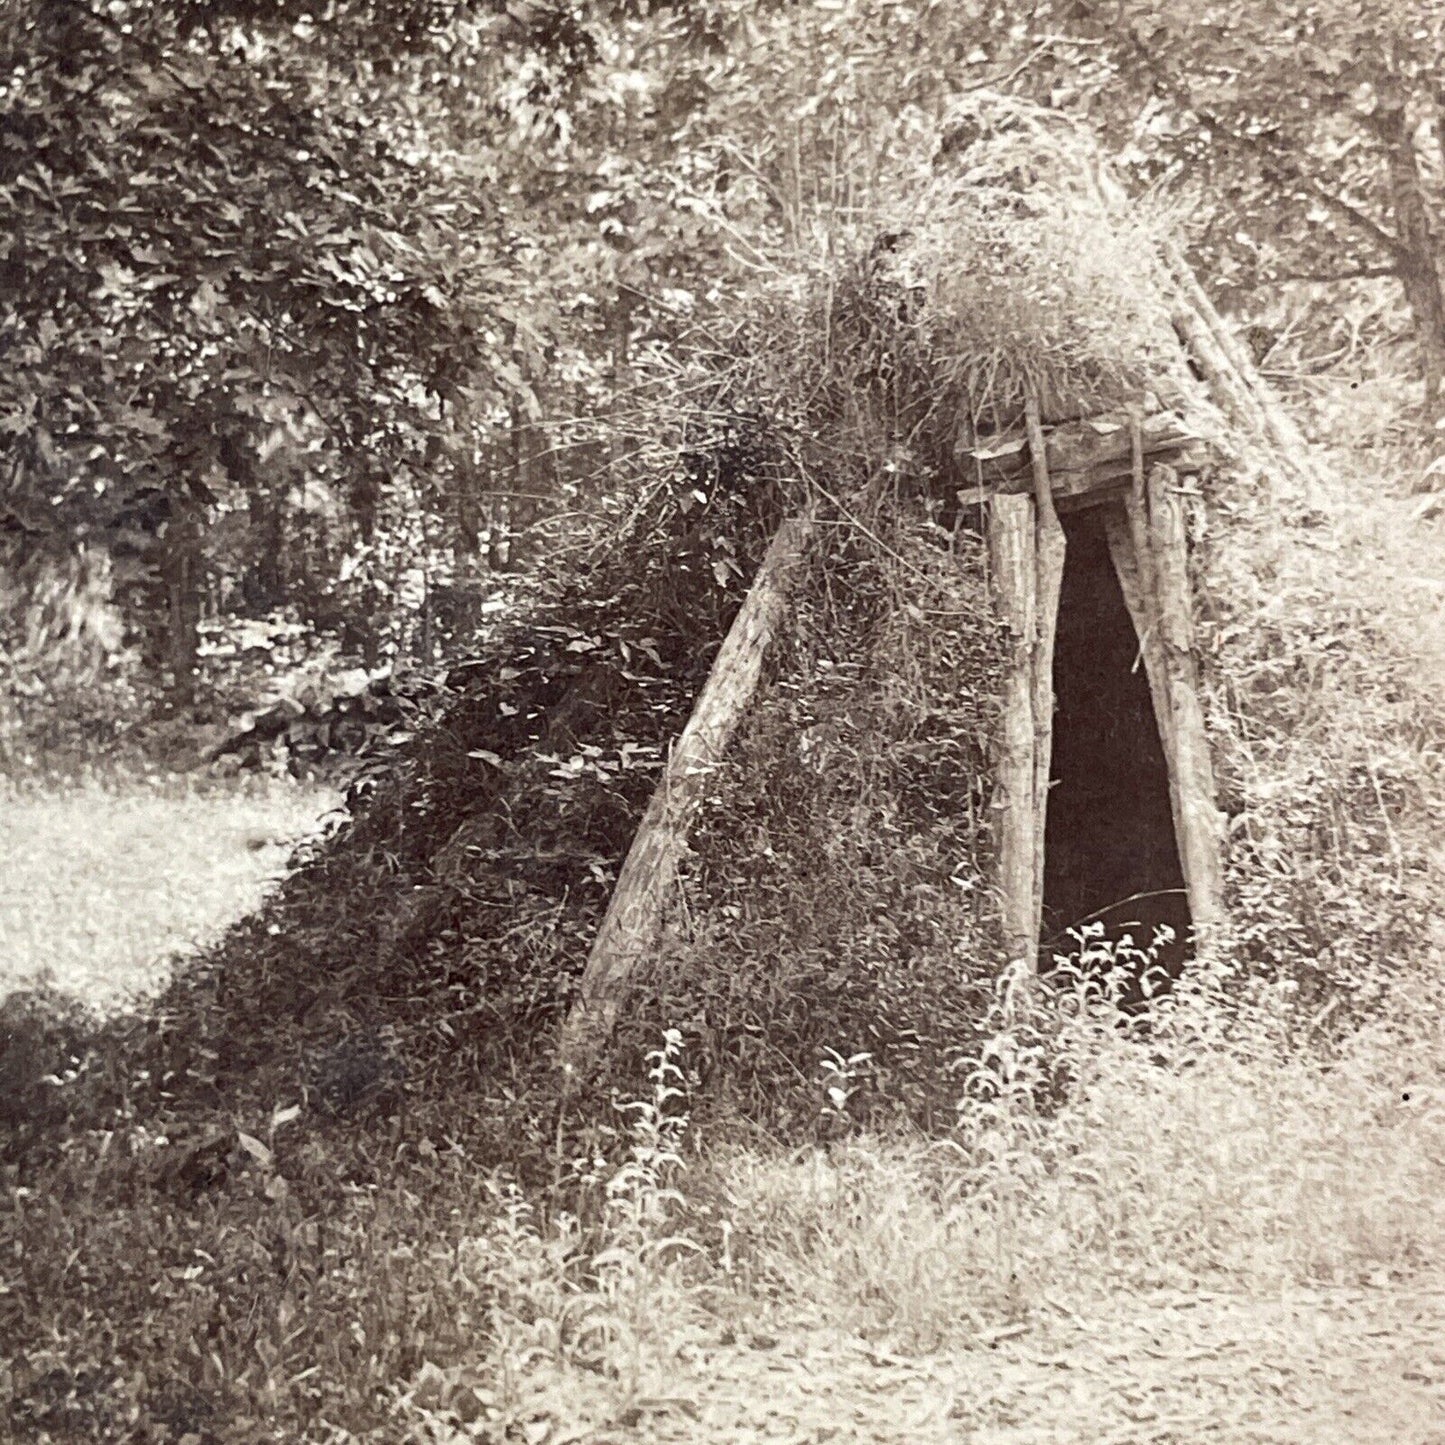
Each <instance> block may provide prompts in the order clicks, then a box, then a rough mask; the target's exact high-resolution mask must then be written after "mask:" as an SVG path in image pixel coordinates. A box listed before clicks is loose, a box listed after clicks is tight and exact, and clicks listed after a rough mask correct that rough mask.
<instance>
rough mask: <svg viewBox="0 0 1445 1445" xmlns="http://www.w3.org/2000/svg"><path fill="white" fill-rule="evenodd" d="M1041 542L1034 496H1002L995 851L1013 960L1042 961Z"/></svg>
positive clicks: (994, 556) (993, 510) (991, 522)
mask: <svg viewBox="0 0 1445 1445" xmlns="http://www.w3.org/2000/svg"><path fill="white" fill-rule="evenodd" d="M1035 545H1036V544H1035V536H1034V499H1033V498H1032V497H1016V496H1013V497H1011V496H999V497H995V498H994V499H993V501H992V502H991V503H990V504H989V509H988V551H989V568H990V572H991V574H992V580H993V591H994V603H995V606H996V608H997V610H998V615H999V619H1000V621H1001V622H1002V623H1003V626H1004V630H1005V633H1006V634H1007V647H1008V655H1007V657H1006V658H1005V661H1004V681H1003V705H1002V707H1001V709H1000V712H999V720H998V730H997V734H996V737H995V740H994V759H993V767H994V797H993V804H992V808H993V812H994V815H995V817H996V818H997V824H996V840H997V842H996V849H995V852H996V866H997V869H998V887H999V893H1000V901H1001V907H1002V914H1003V935H1004V945H1005V947H1006V949H1007V950H1008V959H1009V962H1010V963H1015V962H1018V961H1019V960H1020V959H1027V960H1029V961H1030V962H1032V961H1033V960H1034V959H1035V958H1036V955H1037V953H1038V938H1039V928H1038V918H1039V910H1040V907H1041V903H1042V900H1041V899H1040V898H1039V897H1038V896H1037V894H1036V892H1035V884H1034V878H1035V871H1036V869H1037V867H1038V851H1039V840H1038V809H1037V807H1036V803H1035V788H1036V778H1035V758H1036V754H1035V740H1034V677H1035V673H1034V655H1035V648H1036V645H1037V637H1038V632H1037V628H1038V620H1037V619H1038V572H1037V563H1036V558H1035Z"/></svg>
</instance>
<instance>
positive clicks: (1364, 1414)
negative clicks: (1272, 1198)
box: [476, 1274, 1445, 1445]
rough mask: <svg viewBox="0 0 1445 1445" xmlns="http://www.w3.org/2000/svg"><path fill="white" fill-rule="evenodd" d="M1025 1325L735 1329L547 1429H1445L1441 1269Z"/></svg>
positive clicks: (968, 1433)
mask: <svg viewBox="0 0 1445 1445" xmlns="http://www.w3.org/2000/svg"><path fill="white" fill-rule="evenodd" d="M1014 1329H1015V1330H1016V1331H1017V1332H1016V1333H1014V1332H1012V1331H1005V1332H1002V1334H1000V1333H999V1332H994V1334H993V1335H992V1336H991V1337H990V1336H988V1335H985V1336H982V1337H981V1338H980V1340H979V1343H978V1344H977V1346H976V1347H974V1348H972V1349H966V1350H963V1351H961V1352H956V1353H951V1354H944V1355H937V1356H929V1357H923V1358H905V1357H902V1356H900V1355H896V1354H893V1353H891V1352H890V1351H888V1350H887V1349H886V1348H873V1347H871V1346H868V1345H865V1344H864V1343H862V1342H861V1341H858V1340H849V1339H847V1338H844V1337H842V1336H841V1335H837V1334H833V1333H829V1332H824V1331H819V1330H816V1329H807V1328H803V1327H800V1328H798V1329H796V1330H785V1331H780V1332H779V1333H778V1334H777V1335H774V1334H768V1333H764V1332H762V1331H761V1329H760V1330H759V1332H758V1333H756V1334H753V1333H751V1332H750V1331H747V1330H743V1331H741V1332H739V1333H740V1337H739V1338H737V1339H736V1340H735V1341H733V1342H732V1343H728V1344H721V1343H716V1342H713V1343H708V1344H703V1343H700V1344H699V1345H698V1346H697V1347H696V1348H695V1349H694V1350H692V1351H691V1352H689V1353H690V1357H689V1358H688V1359H686V1361H685V1362H681V1368H680V1371H679V1373H678V1375H677V1376H675V1377H674V1378H672V1379H671V1380H669V1381H668V1382H667V1383H666V1385H665V1387H664V1389H663V1390H661V1391H659V1393H657V1394H655V1395H651V1396H648V1395H642V1396H640V1397H637V1398H635V1399H633V1400H631V1401H627V1402H616V1403H614V1404H613V1406H612V1408H611V1409H610V1411H607V1412H606V1413H610V1415H611V1421H610V1422H608V1421H607V1420H606V1416H605V1414H603V1415H602V1416H601V1418H599V1413H600V1411H599V1412H596V1413H594V1412H593V1411H587V1412H586V1413H588V1414H591V1415H592V1416H593V1418H592V1419H590V1420H588V1421H587V1422H586V1423H585V1424H584V1423H582V1422H581V1421H580V1420H578V1419H576V1418H575V1417H574V1418H573V1420H572V1421H571V1422H567V1421H564V1419H563V1418H561V1414H558V1415H553V1416H551V1418H550V1419H549V1417H548V1412H547V1406H546V1403H545V1396H544V1397H543V1398H542V1399H539V1401H538V1405H539V1410H538V1413H536V1414H535V1415H534V1416H533V1419H532V1422H531V1434H530V1435H529V1436H528V1438H536V1439H539V1440H548V1441H552V1442H557V1445H560V1442H563V1441H575V1442H582V1441H592V1442H603V1441H617V1442H622V1441H628V1442H632V1441H638V1442H643V1441H645V1442H649V1445H661V1442H668V1445H673V1442H676V1445H683V1442H705V1441H716V1442H724V1441H753V1440H757V1441H786V1442H791V1445H815V1442H816V1445H821V1442H825V1441H830V1440H836V1441H839V1442H844V1441H859V1442H863V1441H867V1442H879V1445H885V1442H886V1445H905V1442H908V1445H915V1442H916V1445H932V1442H939V1445H943V1442H950V1445H952V1442H965V1441H966V1442H969V1445H1044V1442H1066V1441H1080V1442H1089V1445H1105V1442H1120V1445H1122V1442H1129V1445H1143V1442H1157V1445H1164V1442H1177V1445H1191V1442H1194V1441H1201V1440H1210V1441H1219V1442H1230V1445H1233V1442H1239V1445H1244V1442H1251V1445H1254V1442H1280V1445H1286V1442H1288V1445H1303V1442H1323V1445H1332V1442H1339V1445H1363V1442H1380V1445H1386V1442H1389V1445H1442V1442H1445V1276H1441V1275H1439V1274H1431V1275H1428V1276H1425V1277H1421V1278H1418V1279H1414V1280H1411V1281H1408V1282H1398V1283H1391V1282H1388V1281H1382V1282H1381V1284H1380V1285H1378V1286H1369V1287H1363V1288H1345V1287H1320V1288H1314V1289H1291V1290H1290V1291H1288V1292H1287V1293H1285V1294H1283V1295H1282V1296H1277V1297H1274V1298H1255V1297H1251V1296H1248V1295H1235V1294H1219V1293H1210V1292H1207V1291H1204V1292H1199V1293H1193V1292H1187V1291H1179V1290H1168V1291H1160V1292H1155V1293H1150V1294H1127V1295H1126V1294H1120V1295H1118V1296H1115V1297H1112V1298H1108V1299H1101V1300H1097V1301H1094V1302H1092V1303H1089V1304H1087V1305H1079V1306H1078V1308H1077V1310H1075V1309H1072V1308H1069V1307H1068V1306H1066V1305H1063V1304H1062V1303H1060V1304H1058V1305H1057V1306H1056V1307H1055V1308H1054V1309H1053V1310H1052V1311H1050V1312H1048V1313H1045V1314H1043V1315H1041V1316H1040V1317H1038V1318H1035V1319H1033V1320H1031V1321H1029V1322H1028V1323H1027V1324H1021V1325H1019V1326H1015V1327H1014ZM723 1338H724V1339H726V1338H727V1336H726V1335H725V1336H723ZM554 1400H555V1397H554ZM594 1403H595V1405H597V1406H599V1407H600V1406H601V1404H602V1402H601V1401H600V1399H599V1400H597V1401H595V1402H594ZM554 1407H555V1406H554ZM524 1413H525V1412H524ZM544 1422H546V1423H548V1424H550V1426H551V1428H550V1429H549V1430H547V1431H545V1432H544V1430H543V1424H544ZM476 1438H483V1439H485V1438H489V1437H488V1436H486V1435H481V1436H478V1437H476Z"/></svg>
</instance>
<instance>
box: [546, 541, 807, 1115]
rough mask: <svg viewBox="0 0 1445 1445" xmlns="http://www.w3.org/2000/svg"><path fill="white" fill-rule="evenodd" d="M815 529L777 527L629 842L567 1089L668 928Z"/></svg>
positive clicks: (583, 1003) (571, 1049) (572, 1035)
mask: <svg viewBox="0 0 1445 1445" xmlns="http://www.w3.org/2000/svg"><path fill="white" fill-rule="evenodd" d="M811 530H812V519H811V517H809V516H803V517H794V518H791V519H789V520H788V521H786V522H784V523H783V525H782V526H781V527H780V528H779V529H778V532H777V535H776V536H775V537H774V538H773V541H772V544H771V545H770V546H769V547H768V550H767V553H766V555H765V556H764V557H763V561H762V565H761V566H760V567H759V568H758V573H757V576H756V578H755V579H754V580H753V585H752V588H751V589H750V590H749V592H748V595H747V598H746V599H745V600H744V602H743V605H742V608H741V610H740V611H739V612H738V615H737V617H736V618H735V619H734V620H733V625H732V627H731V628H730V629H729V630H728V635H727V637H726V638H724V640H723V644H722V647H721V648H720V649H719V651H718V655H717V658H716V660H715V661H714V662H713V665H712V671H711V673H710V674H709V676H708V679H707V682H706V683H705V684H704V686H703V689H702V692H701V693H700V694H699V696H698V699H697V703H696V704H695V706H694V708H693V712H692V716H691V718H689V719H688V723H687V726H686V727H685V728H684V729H683V731H682V735H681V736H680V737H679V738H678V740H677V742H676V744H675V745H674V747H673V750H672V755H671V757H670V758H669V759H668V762H667V766H666V768H665V769H664V770H663V775H662V779H661V781H660V782H659V784H658V786H657V791H656V792H655V793H653V795H652V801H651V802H650V803H649V804H648V807H647V812H646V813H645V814H644V815H643V818H642V822H641V824H640V825H639V827H638V829H637V833H636V836H635V837H634V838H633V840H632V847H631V848H630V849H629V850H628V854H627V858H626V860H625V861H624V863H623V865H622V870H621V872H620V873H619V874H618V877H617V887H616V888H615V889H614V890H613V893H612V900H611V902H610V903H609V904H608V907H607V912H606V915H605V916H604V917H603V919H602V925H601V927H600V928H599V930H598V933H597V937H596V940H595V941H594V942H593V945H592V951H591V953H590V954H589V955H588V958H587V964H586V967H585V968H584V969H583V971H582V978H581V981H580V983H579V985H578V990H577V997H576V1000H575V1002H574V1003H573V1005H572V1010H571V1012H570V1013H569V1014H568V1016H567V1021H566V1023H565V1025H564V1026H563V1029H562V1038H561V1043H560V1047H559V1061H560V1063H561V1066H562V1069H563V1072H564V1075H565V1077H566V1079H567V1082H568V1086H569V1087H576V1086H578V1085H580V1084H581V1083H582V1082H583V1081H584V1080H585V1078H586V1076H587V1074H588V1073H589V1071H590V1069H591V1066H592V1065H593V1064H594V1062H595V1061H596V1058H597V1056H598V1054H599V1052H600V1051H601V1049H602V1047H603V1045H604V1044H605V1043H606V1041H607V1039H608V1037H609V1036H610V1035H611V1033H612V1030H613V1028H614V1027H615V1026H616V1023H617V1017H618V1014H619V1012H620V1011H621V1007H622V1004H623V1001H624V999H625V996H626V992H627V987H628V983H629V981H630V979H631V977H632V974H633V973H634V971H635V970H636V969H637V967H638V965H639V964H640V963H641V962H642V961H643V959H644V958H645V957H646V955H647V953H648V950H649V949H651V948H652V947H653V945H654V944H655V943H656V941H657V938H658V935H659V934H660V932H661V930H662V925H663V922H664V920H665V917H666V913H667V909H668V906H669V904H670V902H671V899H672V893H673V888H674V884H675V882H676V878H677V869H678V865H679V863H680V862H681V860H682V858H683V856H684V854H685V853H686V851H687V846H688V837H689V834H690V833H691V831H692V825H693V823H694V821H695V820H696V817H697V812H698V808H699V807H700V805H701V803H702V800H703V796H704V794H705V792H706V789H707V780H708V777H709V775H710V774H711V772H712V770H713V769H714V768H715V767H716V766H717V764H718V763H719V762H720V761H721V760H722V756H723V754H724V752H725V751H726V749H727V746H728V744H729V742H731V740H732V737H733V734H734V733H735V732H736V731H737V727H738V724H739V723H740V722H741V721H742V718H743V716H744V714H745V712H746V711H747V708H748V705H749V704H750V703H751V701H752V699H753V697H754V695H755V694H756V692H757V690H758V684H759V682H760V681H761V678H762V671H763V662H764V659H765V657H766V654H767V651H768V647H769V645H770V644H771V642H772V640H773V637H774V636H775V634H776V633H777V631H778V628H779V627H780V626H781V624H782V622H783V619H784V617H785V615H786V611H787V603H788V595H789V593H790V592H791V590H792V587H793V584H794V582H795V581H796V579H797V575H798V573H799V571H800V570H801V566H802V560H803V554H804V549H805V546H806V544H807V540H808V536H809V534H810V532H811Z"/></svg>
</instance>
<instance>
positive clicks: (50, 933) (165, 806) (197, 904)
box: [0, 784, 336, 1007]
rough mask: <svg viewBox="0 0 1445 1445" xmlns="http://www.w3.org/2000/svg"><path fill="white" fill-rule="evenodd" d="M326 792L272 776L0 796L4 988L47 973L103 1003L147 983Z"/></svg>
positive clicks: (258, 892) (211, 927)
mask: <svg viewBox="0 0 1445 1445" xmlns="http://www.w3.org/2000/svg"><path fill="white" fill-rule="evenodd" d="M335 801H336V800H335V798H334V796H333V795H331V794H329V793H326V792H324V791H322V790H319V789H314V788H312V789H303V788H297V787H287V786H284V785H280V784H277V785H271V786H264V787H263V786H253V787H250V788H237V789H232V790H226V791H215V790H212V791H206V792H201V791H195V790H184V789H179V788H169V789H166V788H155V787H143V786H139V785H137V786H136V787H135V788H133V789H129V790H127V789H113V788H102V787H99V786H86V787H79V788H75V789H71V790H66V791H63V792H50V793H40V792H30V791H15V792H9V793H0V995H3V994H5V993H8V992H10V991H11V990H12V989H14V988H16V987H19V986H22V985H24V984H27V983H29V982H32V981H34V980H35V979H36V978H37V977H47V976H48V979H49V981H50V982H51V983H52V984H53V985H54V986H55V987H56V988H58V989H60V990H62V991H63V992H66V993H70V994H74V995H75V996H76V997H78V998H80V999H82V1000H84V1001H85V1002H87V1003H93V1004H96V1005H97V1006H101V1007H105V1006H107V1005H111V1004H114V1003H115V1002H118V1001H119V1000H120V999H121V998H122V997H123V996H125V995H128V994H132V993H135V992H147V991H150V990H152V989H154V988H156V987H157V986H159V984H160V983H162V982H163V980H164V977H165V973H166V969H167V966H168V964H169V962H170V960H171V959H172V957H173V956H174V955H175V954H177V953H179V952H184V951H185V950H187V949H188V948H191V947H193V946H194V945H195V944H196V943H198V942H201V941H204V940H205V939H207V938H210V937H213V936H214V935H215V934H216V933H217V932H219V931H220V930H221V929H223V928H225V927H226V926H227V925H228V924H229V923H231V922H232V921H233V920H235V919H236V918H238V917H240V916H241V915H242V914H244V913H246V912H247V911H248V910H250V909H251V908H253V907H254V906H255V905H256V903H257V902H258V901H259V899H260V898H261V896H262V894H263V892H264V890H265V888H266V885H267V882H268V880H270V879H273V878H275V877H276V876H277V875H278V874H279V873H280V872H281V870H282V868H283V867H284V864H285V861H286V856H287V852H288V851H289V845H290V843H291V841H292V840H294V839H295V838H296V837H297V836H298V835H300V834H302V833H304V832H305V831H306V830H307V829H308V828H310V827H312V826H313V825H314V824H315V823H316V821H317V820H318V818H319V817H320V815H321V814H322V813H323V812H324V811H325V810H326V809H327V808H329V807H332V806H334V803H335Z"/></svg>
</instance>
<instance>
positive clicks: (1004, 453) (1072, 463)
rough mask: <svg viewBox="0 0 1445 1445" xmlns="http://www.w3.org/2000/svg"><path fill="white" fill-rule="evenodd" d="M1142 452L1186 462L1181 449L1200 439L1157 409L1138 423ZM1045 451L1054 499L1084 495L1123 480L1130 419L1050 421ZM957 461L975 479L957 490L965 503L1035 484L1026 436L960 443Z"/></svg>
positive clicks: (1022, 491) (1022, 490) (1129, 454)
mask: <svg viewBox="0 0 1445 1445" xmlns="http://www.w3.org/2000/svg"><path fill="white" fill-rule="evenodd" d="M1142 432H1143V444H1144V455H1145V457H1146V458H1147V459H1148V460H1149V461H1150V462H1152V463H1157V462H1170V463H1181V462H1187V461H1188V458H1186V457H1184V456H1183V455H1182V454H1183V453H1184V452H1186V451H1187V449H1188V448H1190V447H1191V446H1193V445H1194V444H1196V443H1197V442H1198V441H1199V438H1198V437H1197V436H1196V435H1195V434H1194V433H1193V432H1190V431H1189V430H1188V429H1187V428H1186V427H1185V426H1184V424H1183V423H1182V422H1181V421H1180V420H1179V418H1178V417H1176V416H1174V415H1173V414H1172V413H1170V412H1157V413H1155V414H1154V415H1153V416H1149V417H1145V418H1144V420H1143V423H1142ZM1044 451H1045V456H1046V460H1047V466H1048V475H1049V481H1050V485H1051V488H1052V490H1053V494H1054V498H1055V500H1056V501H1066V500H1067V499H1069V498H1073V497H1084V496H1088V495H1090V494H1091V493H1094V492H1099V491H1108V490H1112V489H1113V488H1115V487H1122V486H1126V485H1127V484H1128V481H1129V477H1130V473H1131V457H1132V443H1131V441H1130V429H1129V421H1128V419H1127V418H1125V419H1122V420H1121V419H1119V418H1115V417H1112V416H1109V417H1095V418H1093V419H1092V420H1089V421H1083V422H1074V423H1071V424H1070V425H1067V426H1060V427H1055V428H1054V429H1053V430H1052V431H1050V432H1049V433H1047V435H1046V437H1045V441H1044ZM958 461H959V465H960V467H961V468H962V469H964V471H965V473H966V474H967V473H971V474H972V475H973V477H974V478H976V484H975V485H974V486H972V487H968V488H965V489H964V490H962V491H960V492H959V498H960V500H961V501H963V502H964V503H965V504H966V505H968V504H977V503H978V502H981V501H985V500H987V499H988V498H989V497H991V496H995V495H1004V496H1015V495H1024V494H1026V493H1029V492H1031V491H1032V490H1033V488H1034V480H1033V478H1034V473H1033V465H1032V462H1031V461H1030V458H1029V451H1028V442H1027V438H1026V437H1018V438H1010V439H1008V440H1006V441H1003V442H995V443H993V444H991V445H990V446H989V447H987V448H977V449H975V450H972V451H970V450H966V449H960V451H959V453H958Z"/></svg>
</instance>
